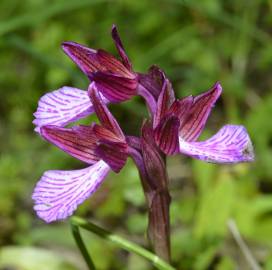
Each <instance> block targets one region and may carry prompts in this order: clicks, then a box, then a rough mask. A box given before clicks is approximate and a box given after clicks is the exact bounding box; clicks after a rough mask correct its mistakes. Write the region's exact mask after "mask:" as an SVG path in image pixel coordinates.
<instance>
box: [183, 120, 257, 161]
mask: <svg viewBox="0 0 272 270" xmlns="http://www.w3.org/2000/svg"><path fill="white" fill-rule="evenodd" d="M179 147H180V152H181V153H183V154H186V155H189V156H191V157H194V158H196V159H200V160H203V161H206V162H211V163H239V162H250V161H254V152H253V146H252V143H251V141H250V138H249V135H248V133H247V131H246V129H245V128H244V127H243V126H236V125H226V126H223V127H222V128H221V129H220V130H219V131H218V132H217V133H216V134H215V135H214V136H212V137H211V138H210V139H208V140H206V141H202V142H186V141H184V140H183V138H182V137H180V138H179Z"/></svg>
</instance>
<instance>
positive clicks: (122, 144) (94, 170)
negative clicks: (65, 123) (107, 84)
mask: <svg viewBox="0 0 272 270" xmlns="http://www.w3.org/2000/svg"><path fill="white" fill-rule="evenodd" d="M88 93H89V95H90V98H91V100H92V102H93V104H95V105H94V110H95V112H96V114H97V116H98V118H99V120H100V122H101V125H98V124H95V123H93V124H91V125H89V126H83V125H81V126H75V127H72V128H63V127H59V126H53V125H46V126H42V127H41V128H40V134H41V136H42V137H43V138H44V139H45V140H47V141H49V142H51V143H53V144H54V145H56V146H57V147H59V148H60V149H61V150H63V151H65V152H66V153H68V154H70V155H71V156H73V157H75V158H77V159H79V160H81V161H83V162H85V163H87V164H89V165H90V166H89V167H87V168H85V169H81V170H73V171H47V172H45V173H44V174H43V176H42V177H41V179H40V181H39V182H38V183H37V185H36V187H35V190H34V193H33V196H32V198H33V200H34V201H35V207H34V209H35V211H36V212H37V214H38V216H39V217H40V218H42V219H43V220H45V221H46V222H51V221H54V220H59V219H64V218H66V217H68V216H70V215H71V214H72V213H73V211H74V210H75V209H76V208H77V206H78V205H79V204H81V203H82V202H83V201H84V200H85V199H87V198H88V197H89V196H90V195H91V194H93V193H94V192H95V191H96V190H97V189H98V187H99V186H100V185H101V183H102V182H103V180H104V178H105V177H106V175H107V174H108V172H109V171H110V170H113V171H114V172H119V171H120V170H121V169H122V167H123V166H124V165H125V163H126V160H127V157H128V145H127V143H126V140H125V136H124V134H123V132H122V130H121V129H120V127H119V125H118V123H117V121H116V119H115V118H114V117H113V116H112V114H111V113H110V112H109V110H108V109H107V107H106V106H105V104H104V102H103V99H102V98H101V96H100V94H99V93H98V92H97V90H95V89H94V88H93V85H91V86H90V88H89V90H88Z"/></svg>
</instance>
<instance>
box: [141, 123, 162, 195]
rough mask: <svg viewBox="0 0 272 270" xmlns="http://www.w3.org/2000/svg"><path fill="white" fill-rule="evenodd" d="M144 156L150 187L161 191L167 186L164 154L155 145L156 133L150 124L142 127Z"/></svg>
mask: <svg viewBox="0 0 272 270" xmlns="http://www.w3.org/2000/svg"><path fill="white" fill-rule="evenodd" d="M141 140H142V154H143V160H144V163H145V167H146V171H147V175H148V178H149V179H150V181H151V182H150V186H152V189H153V190H161V189H164V188H166V186H167V176H166V168H165V162H164V159H163V157H162V153H161V152H160V150H159V149H158V147H157V145H156V144H155V143H154V131H153V129H152V127H151V124H150V123H149V122H145V123H144V124H143V127H142V138H141Z"/></svg>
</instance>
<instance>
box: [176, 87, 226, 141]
mask: <svg viewBox="0 0 272 270" xmlns="http://www.w3.org/2000/svg"><path fill="white" fill-rule="evenodd" d="M221 92H222V87H221V85H220V84H219V83H216V84H215V85H214V86H213V87H212V89H210V90H209V91H207V92H205V93H203V94H200V95H198V96H196V97H194V98H193V104H192V105H191V107H190V109H189V110H187V112H186V113H184V114H183V115H181V118H180V122H181V127H180V136H181V137H182V138H183V140H184V141H187V142H190V141H195V140H196V139H197V138H198V137H199V135H200V134H201V132H202V130H203V128H204V126H205V124H206V121H207V119H208V116H209V114H210V111H211V109H212V107H213V106H214V104H215V102H216V100H217V99H218V98H219V96H220V94H221ZM188 98H189V97H188Z"/></svg>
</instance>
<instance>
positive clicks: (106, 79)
mask: <svg viewBox="0 0 272 270" xmlns="http://www.w3.org/2000/svg"><path fill="white" fill-rule="evenodd" d="M89 77H90V80H91V81H93V82H95V85H96V88H97V89H98V91H99V92H101V93H102V94H103V95H104V96H105V97H106V98H107V99H109V100H110V101H111V102H122V101H125V100H129V99H130V98H132V97H133V96H135V95H136V89H137V86H138V81H137V77H136V76H135V77H133V78H126V77H124V76H119V75H115V74H112V73H108V72H100V71H98V72H94V73H92V74H91V75H90V76H89Z"/></svg>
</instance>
